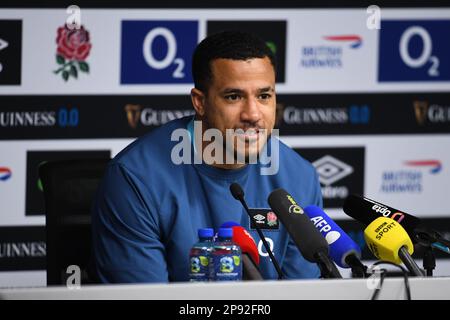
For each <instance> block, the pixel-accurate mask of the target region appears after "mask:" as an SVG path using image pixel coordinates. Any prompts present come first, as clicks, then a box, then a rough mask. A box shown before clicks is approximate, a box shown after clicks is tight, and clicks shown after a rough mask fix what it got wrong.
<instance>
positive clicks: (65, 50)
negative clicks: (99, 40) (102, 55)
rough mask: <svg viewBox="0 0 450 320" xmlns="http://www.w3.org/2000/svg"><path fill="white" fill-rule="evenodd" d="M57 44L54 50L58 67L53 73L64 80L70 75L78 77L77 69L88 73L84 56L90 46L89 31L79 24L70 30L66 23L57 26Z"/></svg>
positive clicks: (86, 54) (88, 51)
mask: <svg viewBox="0 0 450 320" xmlns="http://www.w3.org/2000/svg"><path fill="white" fill-rule="evenodd" d="M56 43H57V45H58V48H57V51H56V62H57V63H58V65H59V68H58V69H56V70H55V71H53V72H54V73H55V74H61V76H62V78H63V79H64V81H67V80H68V79H69V78H70V77H74V78H75V79H77V78H78V74H79V71H81V72H84V73H89V64H88V63H87V62H86V58H87V57H88V56H89V53H90V51H91V48H92V44H91V42H90V37H89V32H88V31H87V30H86V29H85V28H84V26H80V28H76V29H73V30H70V29H69V28H68V27H67V26H66V25H64V26H63V27H59V28H58V35H57V38H56Z"/></svg>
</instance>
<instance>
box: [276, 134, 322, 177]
mask: <svg viewBox="0 0 450 320" xmlns="http://www.w3.org/2000/svg"><path fill="white" fill-rule="evenodd" d="M275 139H277V138H275ZM279 152H280V167H281V168H283V167H284V168H288V170H292V171H291V174H292V175H295V174H300V175H302V176H305V175H307V176H312V177H314V178H315V176H316V169H315V168H314V166H313V165H312V164H311V162H309V161H308V160H306V159H305V158H303V157H302V156H301V155H300V154H299V153H298V152H296V151H295V150H293V149H292V148H291V147H289V146H288V145H286V144H285V143H284V142H282V141H281V140H279Z"/></svg>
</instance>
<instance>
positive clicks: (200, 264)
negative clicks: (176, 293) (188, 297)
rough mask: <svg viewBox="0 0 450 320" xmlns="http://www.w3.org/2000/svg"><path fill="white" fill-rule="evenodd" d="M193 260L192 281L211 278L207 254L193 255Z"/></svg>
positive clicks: (191, 260)
mask: <svg viewBox="0 0 450 320" xmlns="http://www.w3.org/2000/svg"><path fill="white" fill-rule="evenodd" d="M190 262H191V272H190V278H191V281H208V280H209V259H208V257H206V256H192V257H191V259H190Z"/></svg>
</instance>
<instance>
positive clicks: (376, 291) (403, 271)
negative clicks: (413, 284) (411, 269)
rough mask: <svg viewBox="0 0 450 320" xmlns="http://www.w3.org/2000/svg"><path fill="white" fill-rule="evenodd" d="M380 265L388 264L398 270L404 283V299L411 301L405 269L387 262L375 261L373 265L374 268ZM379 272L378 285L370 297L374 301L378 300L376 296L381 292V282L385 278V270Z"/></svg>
mask: <svg viewBox="0 0 450 320" xmlns="http://www.w3.org/2000/svg"><path fill="white" fill-rule="evenodd" d="M380 264H389V265H391V266H395V267H398V268H400V270H401V271H402V273H403V279H404V283H405V290H406V299H407V300H411V290H410V288H409V281H408V279H409V276H408V271H407V270H406V269H405V268H403V267H402V266H399V265H398V264H395V263H392V262H389V261H377V262H375V263H374V264H373V265H374V266H376V265H380ZM381 271H382V273H381V275H380V285H379V286H378V287H377V288H376V289H375V290H374V293H373V295H372V298H371V300H376V299H377V298H378V295H379V293H380V291H381V287H382V286H383V281H384V278H385V277H386V274H387V270H386V269H381Z"/></svg>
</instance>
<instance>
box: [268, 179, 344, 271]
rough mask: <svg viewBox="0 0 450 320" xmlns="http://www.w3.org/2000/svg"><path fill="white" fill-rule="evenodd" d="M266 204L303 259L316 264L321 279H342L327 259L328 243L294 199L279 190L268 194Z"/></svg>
mask: <svg viewBox="0 0 450 320" xmlns="http://www.w3.org/2000/svg"><path fill="white" fill-rule="evenodd" d="M268 202H269V205H270V207H271V208H272V210H273V212H274V213H275V214H276V215H277V217H278V218H279V219H280V221H281V222H282V224H283V225H284V227H285V228H286V230H287V232H288V233H289V235H290V236H291V238H292V240H293V241H294V243H295V244H296V246H297V248H298V250H299V251H300V253H301V254H302V255H303V257H304V258H305V259H306V260H308V261H310V262H315V263H317V264H318V265H319V268H320V270H321V272H322V276H323V277H325V278H342V276H341V275H340V273H339V271H338V269H337V267H336V265H335V264H334V263H333V262H332V261H331V259H330V258H329V257H328V252H329V248H328V243H327V242H326V240H325V238H324V237H322V235H321V234H320V232H319V231H317V230H316V228H315V227H314V225H313V224H312V222H311V221H310V220H309V218H308V216H306V215H305V214H304V211H303V209H302V208H301V207H300V206H299V205H298V204H297V202H296V201H295V200H294V198H293V197H292V196H291V195H290V194H289V193H287V192H286V191H285V190H284V189H281V188H280V189H275V190H274V191H272V192H271V193H270V195H269V198H268Z"/></svg>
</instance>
